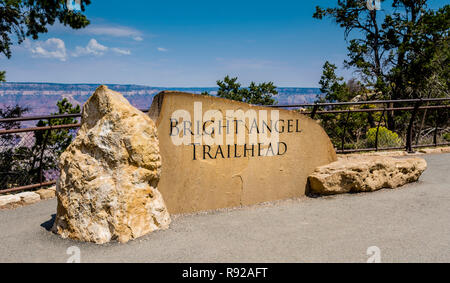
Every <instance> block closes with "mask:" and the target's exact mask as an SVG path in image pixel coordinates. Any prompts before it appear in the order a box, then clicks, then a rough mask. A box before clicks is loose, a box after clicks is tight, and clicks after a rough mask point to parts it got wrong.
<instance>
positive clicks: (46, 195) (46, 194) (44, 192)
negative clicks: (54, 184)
mask: <svg viewBox="0 0 450 283" xmlns="http://www.w3.org/2000/svg"><path fill="white" fill-rule="evenodd" d="M36 193H37V194H38V195H39V196H40V197H41V199H42V200H44V199H51V198H54V197H55V195H56V193H55V190H52V189H40V190H37V191H36Z"/></svg>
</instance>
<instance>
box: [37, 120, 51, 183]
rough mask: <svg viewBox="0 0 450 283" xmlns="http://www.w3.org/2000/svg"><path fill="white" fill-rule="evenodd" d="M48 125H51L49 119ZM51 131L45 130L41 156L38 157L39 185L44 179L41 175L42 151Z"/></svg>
mask: <svg viewBox="0 0 450 283" xmlns="http://www.w3.org/2000/svg"><path fill="white" fill-rule="evenodd" d="M48 124H49V125H51V119H48ZM51 131H52V130H47V131H46V133H45V137H44V142H43V144H42V151H41V156H40V160H39V183H41V184H42V183H43V181H44V178H43V174H42V160H43V159H44V151H45V148H46V147H47V141H48V136H49V135H50V132H51Z"/></svg>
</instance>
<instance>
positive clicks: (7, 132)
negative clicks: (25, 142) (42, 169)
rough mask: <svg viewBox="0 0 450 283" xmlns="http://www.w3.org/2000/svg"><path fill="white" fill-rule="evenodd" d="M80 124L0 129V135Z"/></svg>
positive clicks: (73, 126)
mask: <svg viewBox="0 0 450 283" xmlns="http://www.w3.org/2000/svg"><path fill="white" fill-rule="evenodd" d="M80 126H81V124H66V125H54V126H45V127H32V128H21V129H10V130H0V135H6V134H17V133H24V132H37V131H45V130H55V129H67V128H79V127H80Z"/></svg>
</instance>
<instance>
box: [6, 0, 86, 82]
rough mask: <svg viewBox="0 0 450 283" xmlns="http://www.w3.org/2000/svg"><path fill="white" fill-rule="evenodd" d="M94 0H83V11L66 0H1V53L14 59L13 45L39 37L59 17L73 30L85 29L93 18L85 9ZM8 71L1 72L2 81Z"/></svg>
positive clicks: (81, 1) (62, 22) (59, 19)
mask: <svg viewBox="0 0 450 283" xmlns="http://www.w3.org/2000/svg"><path fill="white" fill-rule="evenodd" d="M90 3H91V1H90V0H80V6H81V12H77V11H70V10H69V9H68V7H67V1H66V0H0V53H2V54H3V55H5V56H6V57H7V58H8V59H9V58H11V46H12V45H13V41H14V40H16V41H17V44H21V43H22V42H23V41H24V40H25V38H26V37H31V38H32V39H34V40H36V39H38V38H39V35H40V34H42V33H46V32H47V31H48V30H47V27H48V26H49V25H53V24H54V23H55V21H56V20H58V21H59V22H60V23H61V24H63V25H65V26H69V27H71V28H73V29H80V28H84V27H86V26H87V25H88V24H89V20H88V19H87V18H86V16H85V15H83V14H82V12H84V11H85V8H86V6H87V5H89V4H90ZM4 80H5V72H4V71H2V72H0V81H4Z"/></svg>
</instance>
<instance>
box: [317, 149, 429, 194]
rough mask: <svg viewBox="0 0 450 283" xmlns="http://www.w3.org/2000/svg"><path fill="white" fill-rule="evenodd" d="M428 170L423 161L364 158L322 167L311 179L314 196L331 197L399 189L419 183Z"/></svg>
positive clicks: (346, 160) (375, 157)
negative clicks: (408, 184) (332, 195)
mask: <svg viewBox="0 0 450 283" xmlns="http://www.w3.org/2000/svg"><path fill="white" fill-rule="evenodd" d="M426 168H427V163H426V161H425V160H424V159H423V158H418V157H414V158H407V159H397V158H392V157H380V156H364V157H356V158H349V159H340V160H339V161H336V162H333V163H330V164H328V165H324V166H320V167H318V168H317V169H316V170H315V171H314V172H313V173H312V174H311V175H309V177H308V186H309V190H310V192H311V193H313V194H320V195H331V194H341V193H349V192H371V191H376V190H379V189H382V188H391V189H393V188H397V187H400V186H403V185H404V184H407V183H411V182H415V181H417V180H418V179H419V177H420V175H421V174H422V173H423V171H425V169H426Z"/></svg>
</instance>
